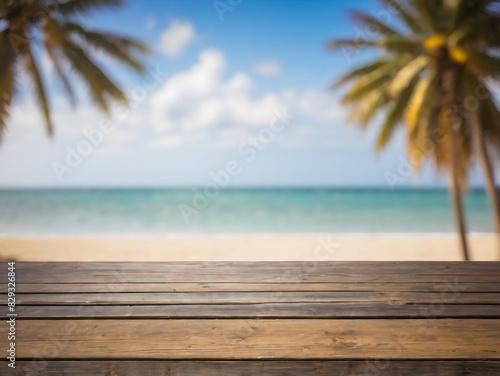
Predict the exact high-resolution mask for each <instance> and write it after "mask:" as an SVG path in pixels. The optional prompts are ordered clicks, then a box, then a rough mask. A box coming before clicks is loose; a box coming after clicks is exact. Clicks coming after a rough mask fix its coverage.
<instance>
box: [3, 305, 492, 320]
mask: <svg viewBox="0 0 500 376" xmlns="http://www.w3.org/2000/svg"><path fill="white" fill-rule="evenodd" d="M17 312H18V319H44V318H45V319H53V318H60V319H64V318H75V319H88V318H99V317H100V318H129V319H134V318H135V319H143V318H165V319H166V318H214V319H215V318H259V317H263V318H264V317H265V318H306V319H318V318H359V319H364V318H385V319H386V318H406V319H411V320H422V319H425V318H481V317H485V318H499V319H500V306H498V305H489V304H488V305H475V304H474V305H472V304H450V305H434V304H432V305H428V304H407V305H394V304H373V303H274V302H267V303H257V304H209V305H208V304H205V305H200V304H167V305H98V306H96V305H86V306H69V305H58V306H47V305H40V306H18V307H17ZM7 313H8V312H7V310H6V309H5V313H4V317H5V318H7V316H6V314H7Z"/></svg>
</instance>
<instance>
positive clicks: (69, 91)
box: [45, 40, 76, 107]
mask: <svg viewBox="0 0 500 376" xmlns="http://www.w3.org/2000/svg"><path fill="white" fill-rule="evenodd" d="M45 49H46V51H47V54H48V55H49V58H50V60H51V61H52V64H53V65H54V70H55V73H56V74H57V77H58V78H59V80H61V82H62V84H63V88H64V91H65V93H66V96H67V97H68V99H69V101H70V103H71V105H72V106H73V107H75V106H76V96H75V92H74V90H73V87H72V86H71V82H70V80H69V78H68V76H67V74H66V72H64V69H63V67H62V61H61V60H62V57H61V56H60V54H59V53H58V51H57V50H56V48H55V47H54V46H53V45H52V44H51V43H50V42H49V41H47V40H46V41H45Z"/></svg>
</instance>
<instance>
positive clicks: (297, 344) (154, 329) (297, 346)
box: [0, 319, 500, 360]
mask: <svg viewBox="0 0 500 376" xmlns="http://www.w3.org/2000/svg"><path fill="white" fill-rule="evenodd" d="M7 325H8V324H7V323H6V322H0V328H1V331H0V333H2V334H4V333H6V329H7ZM17 333H18V340H17V341H18V345H17V356H18V358H19V359H23V358H25V359H26V358H33V357H37V356H40V355H41V356H43V357H44V358H47V359H52V358H66V359H384V358H387V357H389V356H391V357H394V358H398V359H482V360H486V359H492V360H493V359H500V320H494V319H467V320H463V319H439V320H437V319H436V320H426V322H425V323H423V324H418V323H414V325H412V324H411V323H410V322H409V321H408V320H397V319H395V320H380V319H379V320H371V319H367V320H290V319H281V320H268V319H260V320H237V319H235V320H223V319H221V320H100V319H94V320H81V321H73V320H51V321H50V322H48V321H46V320H19V321H18V323H17ZM0 344H1V347H2V348H6V336H5V335H2V337H1V338H0ZM37 354H38V355H37Z"/></svg>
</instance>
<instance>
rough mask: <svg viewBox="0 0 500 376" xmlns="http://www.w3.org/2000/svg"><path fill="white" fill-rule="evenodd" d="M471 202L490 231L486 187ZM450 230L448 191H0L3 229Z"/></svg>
mask: <svg viewBox="0 0 500 376" xmlns="http://www.w3.org/2000/svg"><path fill="white" fill-rule="evenodd" d="M465 206H466V216H467V222H468V227H469V230H470V231H476V232H490V231H492V221H491V215H490V207H489V203H488V200H487V197H486V195H485V193H484V191H482V190H473V191H471V192H470V193H469V194H468V195H467V197H466V200H465ZM451 231H454V227H453V220H452V208H451V203H450V198H449V195H448V193H447V191H445V190H428V189H418V190H417V189H411V190H405V189H399V190H396V191H391V190H385V189H312V188H311V189H227V190H221V191H220V192H218V193H215V192H209V196H206V195H205V194H204V193H203V192H202V191H201V190H197V191H195V190H194V189H189V188H188V189H102V190H101V189H81V190H80V189H78V190H76V189H74V190H0V235H4V236H8V235H15V236H59V235H63V236H71V235H80V236H90V235H168V234H177V233H212V232H217V233H240V232H256V233H257V232H258V233H265V232H451Z"/></svg>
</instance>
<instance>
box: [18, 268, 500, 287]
mask: <svg viewBox="0 0 500 376" xmlns="http://www.w3.org/2000/svg"><path fill="white" fill-rule="evenodd" d="M410 278H411V279H410ZM16 280H17V282H18V283H20V284H22V283H86V282H89V281H92V282H94V283H108V284H110V285H114V284H117V283H169V282H195V283H198V282H232V283H238V282H240V283H241V282H247V283H248V282H252V283H253V282H261V283H263V282H265V283H268V282H295V283H304V282H315V283H324V282H328V283H339V282H343V283H353V282H367V283H374V282H378V283H386V282H393V283H396V282H431V283H433V282H434V283H435V282H442V283H468V282H476V283H478V282H480V283H498V282H499V280H500V276H497V275H487V274H479V273H476V274H475V273H470V274H466V275H447V274H441V275H440V274H411V273H407V274H405V273H401V274H369V273H362V274H357V273H356V272H355V271H351V272H348V271H347V272H345V273H343V274H342V273H337V272H332V271H329V272H325V273H320V272H301V273H299V272H292V271H289V270H282V271H280V270H253V271H251V270H237V269H226V270H220V271H205V272H199V273H198V272H195V271H190V272H183V271H179V270H170V271H162V272H152V271H148V270H145V269H143V270H140V271H123V270H117V271H104V272H101V271H96V270H93V269H89V270H83V269H79V270H74V271H71V270H68V271H53V272H49V271H47V272H45V271H30V272H27V273H23V272H18V273H17V275H16Z"/></svg>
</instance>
